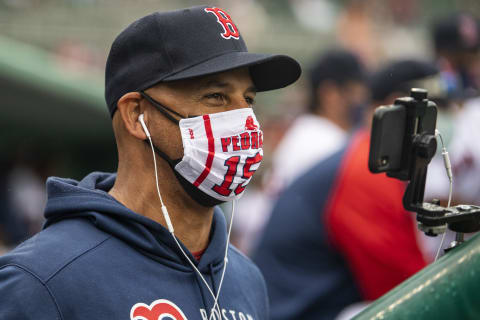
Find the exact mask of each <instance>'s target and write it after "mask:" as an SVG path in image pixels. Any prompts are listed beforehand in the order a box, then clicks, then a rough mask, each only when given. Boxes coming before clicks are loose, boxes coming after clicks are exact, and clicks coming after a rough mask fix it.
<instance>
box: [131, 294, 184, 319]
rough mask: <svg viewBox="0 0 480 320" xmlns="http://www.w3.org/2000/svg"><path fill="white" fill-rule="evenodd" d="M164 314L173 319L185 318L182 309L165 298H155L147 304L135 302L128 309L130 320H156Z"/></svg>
mask: <svg viewBox="0 0 480 320" xmlns="http://www.w3.org/2000/svg"><path fill="white" fill-rule="evenodd" d="M166 316H167V317H170V318H172V319H175V320H187V317H185V315H184V314H183V312H182V310H180V308H179V307H177V306H176V305H175V304H174V303H173V302H171V301H169V300H166V299H159V300H155V301H153V302H152V303H151V304H150V305H149V306H148V305H146V304H145V303H141V302H140V303H136V304H135V305H134V306H133V307H132V309H131V310H130V320H158V319H163V317H166Z"/></svg>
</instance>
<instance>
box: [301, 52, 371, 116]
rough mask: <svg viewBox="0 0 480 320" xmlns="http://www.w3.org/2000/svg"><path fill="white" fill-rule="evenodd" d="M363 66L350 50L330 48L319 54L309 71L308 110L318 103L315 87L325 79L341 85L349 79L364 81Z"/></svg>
mask: <svg viewBox="0 0 480 320" xmlns="http://www.w3.org/2000/svg"><path fill="white" fill-rule="evenodd" d="M365 79H366V71H365V68H364V66H363V64H362V62H361V61H360V59H359V58H358V57H357V56H356V55H355V54H353V53H352V52H350V51H347V50H344V49H331V50H328V51H327V52H325V53H323V54H322V55H320V57H319V58H318V59H317V60H316V62H315V63H314V64H313V66H312V68H311V69H310V72H309V82H310V105H309V109H310V111H314V110H315V109H316V107H317V105H318V103H319V102H318V99H317V89H318V87H320V86H321V85H322V83H324V82H326V81H330V82H333V83H334V84H336V85H338V86H343V85H345V84H346V83H347V82H350V81H364V80H365Z"/></svg>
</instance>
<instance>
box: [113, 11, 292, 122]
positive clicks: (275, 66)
mask: <svg viewBox="0 0 480 320" xmlns="http://www.w3.org/2000/svg"><path fill="white" fill-rule="evenodd" d="M240 67H249V71H250V76H251V77H252V81H253V83H254V85H255V87H256V89H257V91H267V90H273V89H279V88H283V87H286V86H288V85H289V84H292V83H293V82H295V81H296V80H297V79H298V78H299V77H300V74H301V68H300V65H299V64H298V62H297V61H295V60H294V59H293V58H291V57H288V56H285V55H271V54H257V53H249V52H248V50H247V46H246V45H245V42H244V41H243V38H242V36H241V35H240V32H239V30H238V28H237V26H236V25H235V23H234V22H233V21H232V19H231V17H230V15H229V14H228V13H227V12H225V11H224V10H223V9H220V8H217V7H209V6H198V7H193V8H188V9H182V10H177V11H169V12H156V13H153V14H150V15H148V16H145V17H143V18H141V19H139V20H137V21H135V22H133V23H132V24H130V25H129V26H128V27H127V28H126V29H125V30H123V31H122V32H121V33H120V34H119V35H118V36H117V38H116V39H115V40H114V42H113V44H112V47H111V49H110V53H109V56H108V59H107V66H106V71H105V100H106V102H107V106H108V108H109V110H110V115H111V116H112V117H113V114H114V113H115V110H116V109H117V101H118V100H119V99H120V98H121V97H122V96H123V95H124V94H126V93H127V92H134V91H141V90H145V89H147V88H150V87H152V86H154V85H155V84H157V83H159V82H169V81H175V80H183V79H190V78H195V77H199V76H205V75H209V74H213V73H218V72H223V71H228V70H232V69H235V68H240Z"/></svg>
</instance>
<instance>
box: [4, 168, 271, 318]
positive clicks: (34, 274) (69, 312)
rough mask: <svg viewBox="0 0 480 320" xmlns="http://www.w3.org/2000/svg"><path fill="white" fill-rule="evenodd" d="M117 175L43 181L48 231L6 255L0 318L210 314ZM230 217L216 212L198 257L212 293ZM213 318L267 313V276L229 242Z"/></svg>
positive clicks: (206, 298)
mask: <svg viewBox="0 0 480 320" xmlns="http://www.w3.org/2000/svg"><path fill="white" fill-rule="evenodd" d="M114 181H115V175H113V174H106V173H92V174H90V175H88V176H87V177H85V178H84V179H83V180H82V181H80V182H77V181H75V180H71V179H60V178H50V179H48V181H47V190H48V202H47V207H46V209H45V217H46V219H47V222H46V224H45V227H44V230H43V231H42V232H40V233H38V234H37V235H35V236H34V237H32V238H31V239H29V240H27V241H26V242H24V243H23V244H21V245H20V246H19V247H17V248H16V249H15V250H13V251H12V252H10V253H8V254H6V255H4V256H2V257H0V319H1V320H23V319H32V320H33V319H35V320H43V319H45V320H47V319H48V320H53V319H64V320H75V319H82V320H85V319H108V320H114V319H115V320H117V319H134V320H158V319H169V320H170V319H174V320H181V319H200V320H204V319H207V315H208V314H209V310H211V308H212V307H213V298H212V296H211V295H210V293H209V292H208V289H207V288H206V286H205V284H204V283H202V280H201V278H200V277H199V276H198V275H197V274H196V273H195V272H194V271H193V269H192V267H191V266H190V265H189V263H188V261H187V260H186V259H185V257H184V256H183V255H182V253H181V252H180V250H179V249H178V247H177V245H176V244H175V242H174V240H173V239H172V236H171V234H170V233H169V232H168V230H167V229H165V228H164V227H163V226H162V225H160V224H159V223H157V222H155V221H153V220H150V219H148V218H146V217H144V216H142V215H140V214H137V213H135V212H133V211H131V210H129V209H128V208H126V207H125V206H123V205H122V204H121V203H119V202H118V201H116V200H115V199H114V198H112V197H111V196H110V195H109V194H108V193H107V192H108V190H110V188H111V187H112V186H113V183H114ZM225 245H226V223H225V219H224V217H223V215H222V213H221V212H220V211H219V210H218V209H216V210H215V213H214V217H213V223H212V231H211V235H210V243H209V245H208V247H207V249H206V251H205V253H204V254H203V256H202V258H201V259H200V261H199V262H198V263H197V262H196V261H195V259H194V258H193V256H192V255H191V253H190V252H189V251H188V250H187V249H186V248H185V247H184V250H185V251H186V252H187V254H188V255H189V257H190V259H191V260H192V261H194V262H195V263H197V267H198V269H199V270H200V271H201V272H202V274H203V276H204V277H205V279H206V280H207V282H208V283H209V285H210V287H212V288H213V290H214V292H215V293H216V292H217V290H218V286H219V283H220V277H221V273H222V267H223V258H224V253H225ZM228 251H229V252H228V259H229V260H228V265H227V271H226V274H225V279H224V282H223V286H222V290H221V293H220V298H219V300H218V301H219V305H220V309H221V315H219V314H218V312H217V313H216V314H215V317H212V319H216V320H227V319H231V320H252V319H255V320H261V319H268V302H267V300H268V299H267V293H266V287H265V284H264V280H263V277H262V275H261V274H260V272H259V271H258V269H257V268H256V267H255V266H254V265H253V264H252V262H251V261H250V260H248V259H247V258H246V257H244V256H243V255H242V254H240V253H239V252H238V251H237V250H236V249H235V248H234V247H233V246H231V245H230V246H229V249H228Z"/></svg>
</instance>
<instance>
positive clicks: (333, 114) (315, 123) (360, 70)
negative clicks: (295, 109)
mask: <svg viewBox="0 0 480 320" xmlns="http://www.w3.org/2000/svg"><path fill="white" fill-rule="evenodd" d="M365 78H366V75H365V70H364V67H363V65H362V64H361V62H360V60H359V59H358V58H357V57H356V56H355V55H354V54H352V53H350V52H348V51H345V50H341V49H332V50H329V51H327V52H325V53H324V54H322V55H321V56H320V57H319V58H318V60H317V61H316V63H315V64H314V65H313V67H312V68H311V70H310V73H309V82H310V94H309V96H310V98H309V100H310V101H309V107H308V112H307V113H306V114H304V115H301V116H299V117H298V118H297V119H296V120H295V121H294V122H293V124H292V126H291V127H290V129H289V130H288V131H287V133H286V134H285V136H284V138H283V139H282V141H281V142H280V144H279V146H278V148H277V150H276V151H275V154H274V156H273V164H272V173H271V181H270V183H269V184H270V186H271V188H269V189H275V191H277V192H278V193H279V192H280V191H281V190H283V189H284V188H286V187H287V186H288V185H289V184H290V183H291V182H292V181H293V180H294V179H295V178H297V177H298V176H300V175H301V174H303V173H304V172H306V171H307V170H308V169H310V168H311V167H312V166H313V165H314V164H315V163H317V162H319V161H320V160H322V159H325V158H326V157H327V156H329V155H331V154H332V153H333V152H335V151H337V150H338V149H339V148H340V147H341V146H342V144H343V143H344V142H345V139H346V137H347V134H348V132H349V131H350V130H351V129H352V128H353V127H354V125H355V124H356V123H355V122H356V121H357V120H358V119H357V118H356V117H358V115H359V114H360V113H361V111H363V108H362V106H363V105H364V104H365V103H366V101H367V98H368V95H367V88H366V85H365ZM326 137H328V139H325V138H326ZM316 141H322V142H321V143H316Z"/></svg>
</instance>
